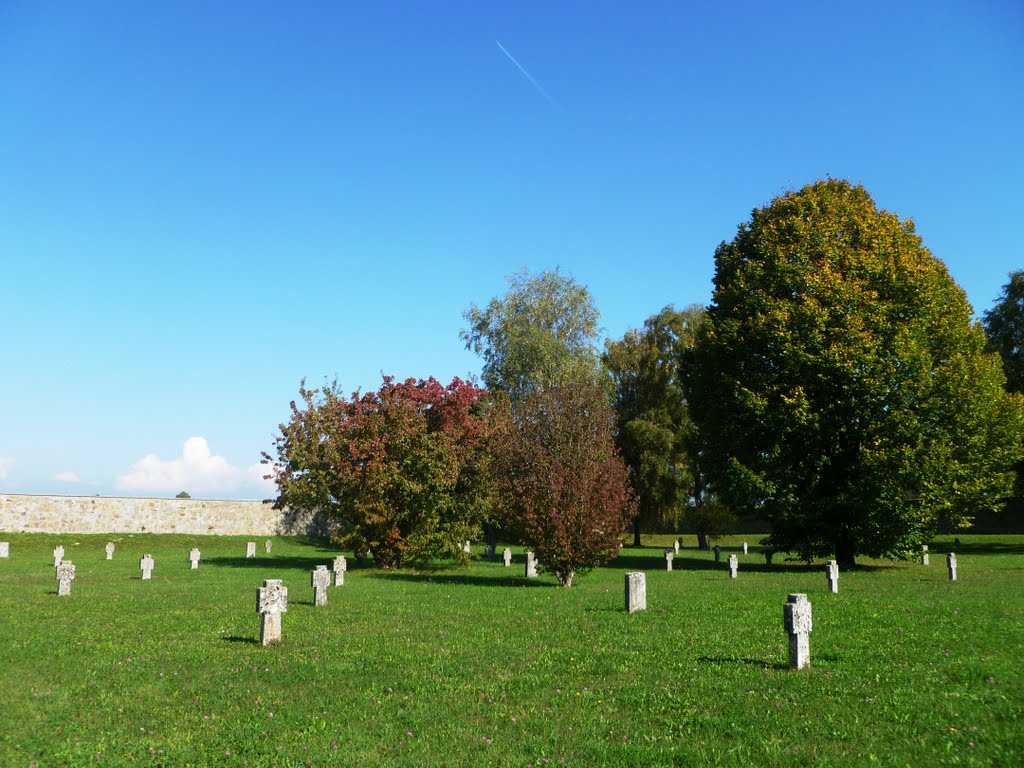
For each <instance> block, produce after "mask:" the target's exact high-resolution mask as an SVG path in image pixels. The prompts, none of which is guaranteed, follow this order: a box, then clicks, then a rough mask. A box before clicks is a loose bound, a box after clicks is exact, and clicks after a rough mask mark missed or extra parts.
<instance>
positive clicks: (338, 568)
mask: <svg viewBox="0 0 1024 768" xmlns="http://www.w3.org/2000/svg"><path fill="white" fill-rule="evenodd" d="M347 570H348V561H347V560H346V559H345V556H344V555H338V556H337V557H336V558H334V586H336V587H340V586H341V585H342V584H344V583H345V571H347Z"/></svg>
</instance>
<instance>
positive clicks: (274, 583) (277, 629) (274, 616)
mask: <svg viewBox="0 0 1024 768" xmlns="http://www.w3.org/2000/svg"><path fill="white" fill-rule="evenodd" d="M287 610H288V587H285V586H282V583H281V580H280V579H265V580H264V581H263V587H262V588H257V589H256V612H257V613H259V614H260V644H262V645H269V644H270V643H279V642H281V614H282V613H284V612H285V611H287Z"/></svg>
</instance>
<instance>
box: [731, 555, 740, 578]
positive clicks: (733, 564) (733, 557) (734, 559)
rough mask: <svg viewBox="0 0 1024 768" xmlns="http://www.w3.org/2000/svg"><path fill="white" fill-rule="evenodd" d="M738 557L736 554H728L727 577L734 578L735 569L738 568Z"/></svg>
mask: <svg viewBox="0 0 1024 768" xmlns="http://www.w3.org/2000/svg"><path fill="white" fill-rule="evenodd" d="M739 567H740V559H739V558H738V557H736V555H729V578H730V579H735V578H736V571H737V570H739Z"/></svg>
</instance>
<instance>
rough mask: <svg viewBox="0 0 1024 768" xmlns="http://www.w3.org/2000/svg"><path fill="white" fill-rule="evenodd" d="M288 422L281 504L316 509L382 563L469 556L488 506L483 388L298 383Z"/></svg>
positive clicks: (345, 540)
mask: <svg viewBox="0 0 1024 768" xmlns="http://www.w3.org/2000/svg"><path fill="white" fill-rule="evenodd" d="M299 393H300V395H301V397H302V401H303V402H302V405H301V406H300V405H297V404H296V403H295V402H294V401H293V402H292V404H291V411H292V413H291V419H290V420H289V422H288V423H287V424H282V425H281V427H280V428H281V436H280V437H278V438H277V440H276V441H275V442H276V451H277V457H276V459H275V458H274V457H271V456H270V455H268V454H264V460H265V463H269V464H272V465H273V466H274V470H275V472H276V478H275V479H276V480H277V484H278V491H279V494H278V497H277V499H276V501H275V504H274V506H275V508H278V509H285V508H287V509H290V510H292V511H306V512H318V513H320V514H322V515H324V516H326V517H327V518H329V519H330V520H332V521H333V522H334V524H335V526H336V528H337V530H338V532H339V533H338V537H339V539H340V540H339V542H338V543H339V544H340V545H341V546H343V547H345V548H351V549H353V550H354V551H355V552H356V553H358V554H361V555H362V554H366V553H371V554H372V555H373V558H374V560H375V562H376V563H377V565H378V566H380V567H382V568H396V567H401V566H402V564H403V563H405V562H408V561H413V562H419V561H425V560H429V559H431V558H435V557H445V556H451V557H455V558H461V557H463V554H462V549H461V546H460V543H461V542H464V541H466V540H467V539H473V538H479V535H480V523H481V520H482V518H483V516H484V514H485V512H486V509H487V499H488V494H487V473H486V468H485V466H484V463H483V462H484V457H485V453H484V421H483V416H482V407H481V405H480V403H481V398H482V397H483V396H484V395H485V394H486V393H485V392H484V391H483V390H481V389H479V388H478V387H476V386H474V385H472V384H469V383H467V382H464V381H462V380H460V379H458V378H456V379H454V380H453V381H452V383H451V384H449V385H448V386H444V385H442V384H441V383H440V382H438V381H437V380H436V379H434V378H429V379H425V380H419V381H416V380H414V379H407V380H406V381H404V382H402V383H395V381H394V378H393V377H390V376H385V377H384V383H383V384H382V386H381V388H380V390H378V391H377V392H368V393H365V394H360V393H359V392H356V393H354V394H353V395H352V396H351V397H349V398H346V397H344V396H343V395H341V394H340V393H339V391H338V387H337V385H336V384H332V385H330V386H326V387H324V388H323V389H313V390H309V389H306V387H305V384H303V386H302V387H301V388H300V390H299Z"/></svg>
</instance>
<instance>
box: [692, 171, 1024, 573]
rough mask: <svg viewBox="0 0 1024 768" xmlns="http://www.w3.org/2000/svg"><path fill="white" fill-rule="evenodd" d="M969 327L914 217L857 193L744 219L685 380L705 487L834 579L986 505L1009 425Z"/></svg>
mask: <svg viewBox="0 0 1024 768" xmlns="http://www.w3.org/2000/svg"><path fill="white" fill-rule="evenodd" d="M970 315H971V309H970V306H969V305H968V303H967V300H966V298H965V296H964V293H963V291H962V290H961V289H960V288H959V287H958V286H957V285H956V284H955V283H954V282H953V280H952V278H951V277H950V276H949V273H948V272H947V270H946V268H945V266H944V265H943V264H942V262H941V261H939V260H938V259H936V258H934V257H933V256H932V255H931V254H930V253H929V252H928V250H927V249H926V248H924V247H923V245H922V242H921V238H920V237H919V236H918V235H917V234H916V233H915V231H914V224H913V222H912V221H911V220H909V219H905V220H901V219H899V218H898V217H897V216H896V215H894V214H892V213H888V212H885V211H882V210H879V209H877V208H876V206H875V204H874V201H873V200H872V199H871V197H870V196H869V195H868V193H867V191H865V190H864V189H863V188H862V187H860V186H852V185H851V184H849V183H848V182H845V181H838V180H832V179H830V180H826V181H819V182H816V183H814V184H811V185H808V186H806V187H804V188H803V189H801V190H800V191H798V192H791V193H789V194H786V195H783V196H782V197H779V198H776V199H775V200H773V201H772V202H771V204H769V205H768V206H766V207H764V208H760V209H756V210H754V211H753V214H752V217H751V220H750V221H749V222H746V223H743V224H741V225H740V227H739V229H738V232H737V235H736V237H735V239H733V240H732V241H731V242H729V243H722V244H721V245H720V246H719V247H718V249H717V250H716V252H715V278H714V295H713V303H712V305H711V306H710V307H709V310H708V322H706V323H705V324H704V325H703V326H702V327H701V329H700V332H699V334H698V339H697V343H696V345H695V348H694V351H693V357H692V360H691V363H690V364H689V365H688V366H686V368H685V370H684V373H685V390H686V396H687V400H688V402H689V405H690V413H691V417H692V418H693V419H694V421H695V422H696V424H697V427H698V430H699V435H700V441H701V445H702V448H703V451H704V453H705V462H706V468H707V470H708V473H709V478H710V480H711V483H712V485H713V487H714V488H715V489H716V491H717V492H718V493H719V494H720V495H721V496H722V497H723V498H724V499H725V500H726V501H727V502H729V503H730V504H732V505H734V506H736V507H737V508H738V507H740V506H743V507H746V508H750V509H757V510H758V511H760V513H761V514H763V515H765V516H766V517H767V518H768V519H769V520H770V521H771V523H772V529H773V530H772V533H771V535H770V536H769V537H768V539H767V542H766V543H767V544H768V546H770V547H772V548H773V549H776V550H781V551H790V552H796V553H797V554H798V555H799V556H800V557H801V558H804V559H810V558H813V557H819V556H824V555H828V554H833V553H834V554H835V555H836V557H837V559H838V560H839V561H840V564H841V565H843V566H846V567H849V566H851V565H853V564H854V560H855V557H856V556H857V555H867V556H872V557H883V556H886V557H898V556H901V555H904V554H905V553H906V552H907V551H909V550H910V549H911V548H912V547H914V546H915V545H917V544H919V543H920V542H921V541H922V540H925V539H926V538H927V537H928V536H929V535H930V534H931V532H932V531H934V529H935V526H936V523H937V521H938V519H939V517H940V516H945V517H946V519H948V520H949V521H950V522H952V523H953V524H964V523H966V522H968V521H969V520H970V519H971V517H972V514H973V512H974V511H975V510H978V509H981V508H993V507H995V506H997V505H998V503H999V498H1000V497H1001V496H1002V495H1003V494H1004V493H1006V492H1007V491H1008V490H1009V488H1010V486H1011V483H1012V472H1011V467H1012V465H1013V463H1014V461H1015V460H1016V459H1018V458H1019V457H1020V456H1021V439H1022V430H1024V418H1022V407H1021V401H1020V399H1019V398H1016V397H1010V396H1007V395H1006V394H1005V393H1004V391H1003V382H1004V377H1003V373H1002V370H1001V366H1000V365H999V361H998V359H997V358H996V357H995V356H994V355H989V354H986V353H985V351H984V347H985V337H984V333H983V331H982V329H981V327H980V326H979V325H977V324H975V323H972V321H971V319H970Z"/></svg>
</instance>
